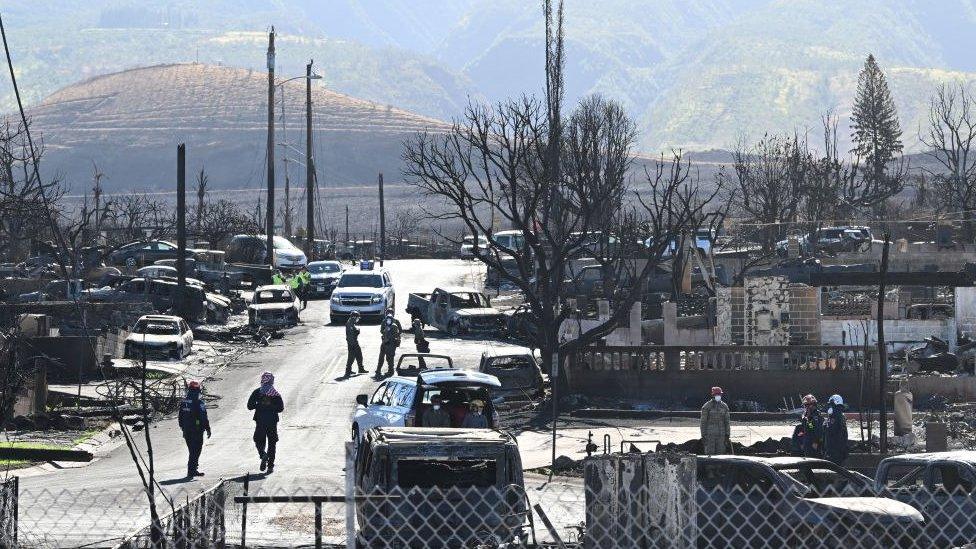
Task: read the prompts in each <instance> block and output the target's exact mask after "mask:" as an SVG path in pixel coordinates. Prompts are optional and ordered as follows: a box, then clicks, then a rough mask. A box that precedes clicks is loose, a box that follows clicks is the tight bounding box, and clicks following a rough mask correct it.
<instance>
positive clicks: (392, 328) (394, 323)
mask: <svg viewBox="0 0 976 549" xmlns="http://www.w3.org/2000/svg"><path fill="white" fill-rule="evenodd" d="M402 333H403V326H401V325H400V321H399V320H397V319H396V318H394V317H393V309H387V310H386V315H385V316H384V317H383V321H382V322H381V323H380V357H379V360H378V361H377V362H376V377H377V378H379V377H382V373H381V372H382V370H383V359H384V358H385V359H386V366H387V372H386V374H387V375H390V376H392V375H393V357H394V356H395V355H396V350H397V347H399V346H400V336H401V334H402Z"/></svg>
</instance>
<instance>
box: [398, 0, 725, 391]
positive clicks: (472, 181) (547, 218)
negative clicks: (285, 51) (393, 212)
mask: <svg viewBox="0 0 976 549" xmlns="http://www.w3.org/2000/svg"><path fill="white" fill-rule="evenodd" d="M551 15H552V14H551V6H550V5H549V3H548V2H546V16H547V51H546V60H547V63H546V65H547V75H546V82H547V88H546V98H545V100H544V101H538V100H536V99H533V98H530V97H522V98H519V99H510V100H507V101H502V102H500V103H499V104H497V105H494V106H484V105H477V104H472V105H469V107H468V108H467V109H466V111H465V113H464V115H463V116H462V117H461V118H459V119H458V120H456V121H455V122H454V124H453V126H452V128H451V130H450V131H448V132H447V133H429V132H424V133H421V134H419V135H417V136H416V137H415V138H414V139H412V140H411V141H408V142H407V143H406V145H405V149H404V154H403V156H404V160H405V162H406V168H405V175H406V177H407V179H408V180H409V181H410V182H412V184H414V185H415V186H417V188H418V189H419V190H420V191H421V192H422V193H423V194H424V195H425V196H427V197H429V198H431V199H434V200H438V201H441V202H444V203H446V207H445V208H444V210H438V211H442V212H443V213H438V214H435V213H432V211H433V210H434V209H433V208H430V210H431V211H428V215H429V216H430V217H431V218H434V219H438V220H442V221H451V222H460V224H461V225H463V227H464V231H465V232H466V233H467V234H473V235H484V236H486V237H487V238H488V239H489V242H491V240H492V235H493V233H494V232H495V231H496V230H497V228H498V227H497V225H496V224H495V221H496V220H498V221H500V222H501V224H502V225H505V226H507V227H508V228H510V229H514V230H516V231H519V232H520V233H521V234H522V237H523V238H522V240H521V242H522V243H521V244H520V245H516V246H505V245H501V244H499V243H491V244H490V245H489V246H488V247H487V248H483V247H478V248H475V255H476V257H477V258H478V259H479V260H481V261H482V262H483V263H485V264H486V265H487V266H488V268H489V269H493V270H495V271H497V272H498V273H499V274H500V276H501V278H502V279H503V280H505V281H507V282H509V283H510V284H512V285H513V286H515V287H517V288H518V289H519V290H521V291H522V293H523V294H524V295H525V298H526V301H527V304H528V305H529V309H530V318H531V320H532V321H533V323H534V325H535V326H536V327H537V336H536V338H535V341H534V342H533V343H534V346H535V347H536V348H538V349H539V350H540V352H541V354H542V357H543V361H544V363H545V365H546V366H547V367H551V365H552V364H553V361H554V358H555V357H556V356H557V353H558V354H562V353H567V352H572V351H574V350H575V349H577V348H580V347H583V346H586V345H589V344H591V343H593V342H595V341H597V340H599V339H601V338H603V337H605V336H606V335H608V334H609V333H610V332H611V331H612V330H613V329H615V328H616V327H617V326H619V325H621V323H622V321H623V320H624V319H625V318H627V316H628V315H629V312H630V309H631V307H632V305H633V303H634V302H635V301H636V300H637V299H640V298H641V297H642V295H643V293H644V282H645V281H646V280H647V279H648V277H649V275H650V273H652V272H654V270H655V268H656V267H657V266H658V265H660V264H661V262H662V257H663V255H664V252H665V250H666V248H667V246H668V243H669V242H671V241H673V240H674V239H676V238H678V237H679V236H680V234H681V233H682V231H683V230H685V229H686V228H688V227H689V226H690V225H691V223H692V219H693V217H694V216H695V215H696V213H698V212H701V211H702V210H703V209H704V208H705V207H706V205H707V203H708V201H707V200H699V199H698V195H697V193H696V192H694V189H689V188H686V187H684V186H683V185H682V184H681V183H680V182H678V181H675V180H673V179H665V180H662V181H658V182H654V181H651V182H650V184H651V190H650V192H647V193H646V194H645V195H643V196H642V200H641V201H640V206H639V207H626V206H625V204H624V200H623V199H624V197H625V196H626V195H627V194H628V191H629V190H630V189H629V187H628V185H627V176H626V174H627V172H628V169H629V168H630V167H631V163H632V156H631V148H632V146H633V143H634V140H635V138H636V132H635V129H634V128H635V126H634V123H633V122H632V121H631V120H630V119H629V118H628V117H627V116H626V115H625V113H624V112H623V109H622V108H621V107H620V106H619V105H618V104H616V103H614V102H612V101H608V100H605V99H603V98H600V97H590V98H587V99H584V100H583V101H581V102H580V103H579V104H578V105H577V106H576V108H575V109H574V111H573V112H572V113H571V114H570V115H569V116H568V117H564V116H563V115H562V114H561V112H560V103H561V101H562V85H563V84H562V10H561V6H560V8H559V11H558V12H557V16H556V19H555V28H552V23H553V20H552V18H551ZM644 241H647V242H648V243H650V246H649V247H646V246H640V245H633V243H635V242H644ZM601 242H602V243H606V244H609V243H610V242H618V243H619V244H620V245H616V246H612V245H600V244H599V243H601ZM456 243H457V242H456ZM594 243H597V245H594ZM580 250H586V251H587V252H589V253H590V254H592V255H595V256H601V257H599V258H598V260H599V261H600V263H602V264H606V265H621V266H623V265H630V266H632V269H633V271H634V273H633V276H632V277H631V278H630V280H629V283H628V284H626V285H621V287H620V288H619V290H618V291H616V292H615V294H614V295H615V297H616V299H614V300H613V301H612V302H611V311H610V315H609V317H608V318H605V319H603V320H602V321H601V322H599V323H598V325H596V326H594V327H592V328H590V329H587V330H585V331H583V333H581V334H580V335H579V337H577V338H576V339H573V340H571V341H563V340H561V339H560V329H561V327H562V324H563V322H564V321H566V320H567V319H571V318H572V317H573V316H574V315H575V314H576V311H574V310H573V309H572V308H571V307H567V306H566V305H567V304H566V302H565V298H566V297H567V294H568V292H567V289H568V288H567V278H568V277H569V276H571V275H572V273H573V264H574V259H573V258H575V257H578V254H579V252H580ZM560 379H565V376H563V377H561V378H560Z"/></svg>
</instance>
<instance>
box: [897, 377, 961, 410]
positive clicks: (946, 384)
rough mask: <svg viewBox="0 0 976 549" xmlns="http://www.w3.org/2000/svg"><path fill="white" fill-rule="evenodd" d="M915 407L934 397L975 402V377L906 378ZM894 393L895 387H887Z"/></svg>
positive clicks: (952, 400) (951, 400)
mask: <svg viewBox="0 0 976 549" xmlns="http://www.w3.org/2000/svg"><path fill="white" fill-rule="evenodd" d="M908 388H909V390H910V391H911V392H912V397H913V400H914V401H915V407H916V408H918V407H919V406H920V405H922V404H924V403H925V402H926V401H927V400H929V399H930V398H932V397H934V396H941V397H945V398H948V399H949V401H950V402H973V401H976V377H973V376H954V377H941V376H912V377H910V378H908ZM889 389H890V391H891V392H894V391H895V389H896V387H889Z"/></svg>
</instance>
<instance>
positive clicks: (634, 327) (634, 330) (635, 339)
mask: <svg viewBox="0 0 976 549" xmlns="http://www.w3.org/2000/svg"><path fill="white" fill-rule="evenodd" d="M628 329H629V339H630V343H629V345H631V346H634V347H636V346H638V345H642V344H643V343H644V339H643V336H642V334H641V302H640V301H636V302H634V304H633V305H632V306H631V307H630V325H629V326H628Z"/></svg>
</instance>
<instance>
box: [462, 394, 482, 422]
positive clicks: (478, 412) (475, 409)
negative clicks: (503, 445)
mask: <svg viewBox="0 0 976 549" xmlns="http://www.w3.org/2000/svg"><path fill="white" fill-rule="evenodd" d="M484 412H485V403H484V402H482V401H480V400H478V399H474V400H472V401H471V404H470V405H469V406H468V413H467V414H466V415H465V416H464V421H462V422H461V428H462V429H487V428H488V418H486V417H485V413H484Z"/></svg>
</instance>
